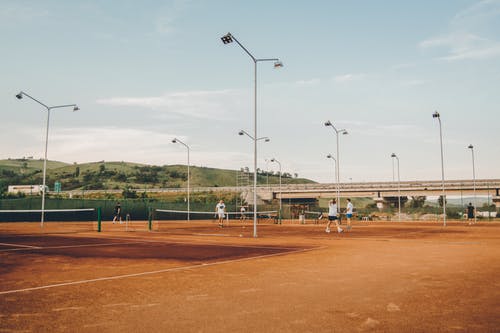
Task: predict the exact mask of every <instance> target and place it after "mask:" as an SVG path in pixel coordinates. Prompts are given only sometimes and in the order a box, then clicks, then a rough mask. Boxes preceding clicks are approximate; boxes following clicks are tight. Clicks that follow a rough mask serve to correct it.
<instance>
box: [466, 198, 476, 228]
mask: <svg viewBox="0 0 500 333" xmlns="http://www.w3.org/2000/svg"><path fill="white" fill-rule="evenodd" d="M474 211H475V207H474V206H473V205H472V202H469V205H468V206H467V221H469V224H472V223H473V222H474V213H475V212H474Z"/></svg>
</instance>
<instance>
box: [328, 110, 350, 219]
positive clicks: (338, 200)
mask: <svg viewBox="0 0 500 333" xmlns="http://www.w3.org/2000/svg"><path fill="white" fill-rule="evenodd" d="M325 126H331V127H332V128H333V130H334V131H335V136H336V137H337V158H335V159H334V160H335V163H336V168H335V173H336V180H337V207H339V211H340V170H339V169H340V161H339V134H343V135H346V134H348V132H347V130H346V129H340V130H338V129H337V128H336V127H335V126H333V124H332V122H331V121H330V120H327V121H326V122H325ZM330 156H331V155H330ZM332 158H333V157H332Z"/></svg>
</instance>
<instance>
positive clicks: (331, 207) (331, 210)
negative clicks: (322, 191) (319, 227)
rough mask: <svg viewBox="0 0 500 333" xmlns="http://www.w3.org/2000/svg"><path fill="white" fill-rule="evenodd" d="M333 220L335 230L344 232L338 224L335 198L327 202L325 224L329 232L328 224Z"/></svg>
mask: <svg viewBox="0 0 500 333" xmlns="http://www.w3.org/2000/svg"><path fill="white" fill-rule="evenodd" d="M332 221H335V225H336V226H337V231H338V232H339V233H341V232H344V230H343V229H342V228H341V227H340V225H339V220H338V211H337V201H336V200H335V199H332V200H330V202H329V203H328V223H327V224H326V230H325V231H326V232H327V233H330V224H331V223H332Z"/></svg>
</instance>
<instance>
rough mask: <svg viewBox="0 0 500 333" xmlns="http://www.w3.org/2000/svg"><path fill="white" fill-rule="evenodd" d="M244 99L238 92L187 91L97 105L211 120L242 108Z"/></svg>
mask: <svg viewBox="0 0 500 333" xmlns="http://www.w3.org/2000/svg"><path fill="white" fill-rule="evenodd" d="M242 97H243V93H242V92H239V91H237V90H217V91H186V92H173V93H166V94H163V95H161V96H149V97H110V98H101V99H98V100H97V101H96V103H97V104H101V105H108V106H124V107H142V108H147V109H152V110H160V111H167V112H169V113H174V114H182V115H183V116H186V115H187V116H191V117H195V118H211V117H215V116H222V115H224V114H229V113H230V112H231V111H234V109H236V108H238V107H239V106H240V104H241V102H240V101H241V100H242Z"/></svg>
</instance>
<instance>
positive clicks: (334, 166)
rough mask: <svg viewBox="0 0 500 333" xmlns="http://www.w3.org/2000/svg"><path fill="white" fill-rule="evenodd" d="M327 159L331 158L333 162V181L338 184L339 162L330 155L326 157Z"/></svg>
mask: <svg viewBox="0 0 500 333" xmlns="http://www.w3.org/2000/svg"><path fill="white" fill-rule="evenodd" d="M326 158H331V159H332V160H333V179H334V181H335V182H336V179H337V171H336V170H337V160H336V159H335V157H333V155H332V154H328V155H326Z"/></svg>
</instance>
